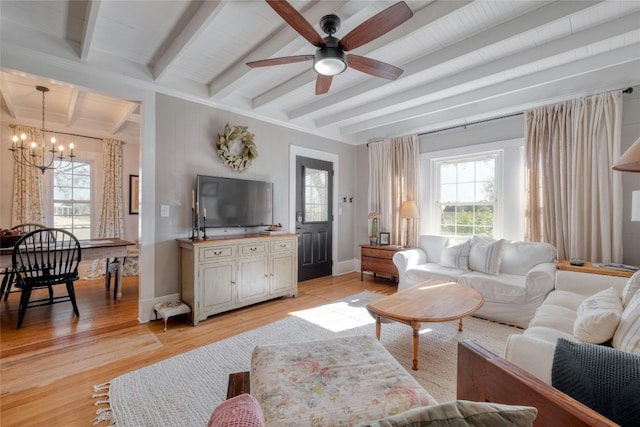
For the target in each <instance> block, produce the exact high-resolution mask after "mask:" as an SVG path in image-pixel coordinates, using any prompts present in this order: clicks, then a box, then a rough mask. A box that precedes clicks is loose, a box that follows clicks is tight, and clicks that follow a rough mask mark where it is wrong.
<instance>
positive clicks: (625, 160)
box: [613, 138, 640, 172]
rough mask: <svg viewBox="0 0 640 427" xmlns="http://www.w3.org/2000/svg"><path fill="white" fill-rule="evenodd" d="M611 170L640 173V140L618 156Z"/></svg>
mask: <svg viewBox="0 0 640 427" xmlns="http://www.w3.org/2000/svg"><path fill="white" fill-rule="evenodd" d="M613 169H614V170H617V171H621V172H640V138H638V139H636V142H634V143H633V144H632V145H631V147H629V149H628V150H627V151H625V152H624V153H623V154H622V156H620V158H619V159H618V161H617V162H616V163H615V164H614V165H613Z"/></svg>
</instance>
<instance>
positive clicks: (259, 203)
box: [197, 175, 273, 227]
mask: <svg viewBox="0 0 640 427" xmlns="http://www.w3.org/2000/svg"><path fill="white" fill-rule="evenodd" d="M197 188H198V203H199V205H200V215H201V216H202V215H203V213H204V209H205V208H206V209H207V227H256V226H261V225H270V224H272V223H273V184H272V183H270V182H264V181H251V180H245V179H236V178H222V177H216V176H205V175H198V179H197ZM201 225H202V223H201Z"/></svg>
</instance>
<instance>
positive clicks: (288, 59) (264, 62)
mask: <svg viewBox="0 0 640 427" xmlns="http://www.w3.org/2000/svg"><path fill="white" fill-rule="evenodd" d="M311 59H313V55H297V56H283V57H280V58H271V59H261V60H259V61H251V62H247V65H248V66H249V67H251V68H256V67H270V66H272V65H282V64H293V63H294V62H303V61H309V60H311Z"/></svg>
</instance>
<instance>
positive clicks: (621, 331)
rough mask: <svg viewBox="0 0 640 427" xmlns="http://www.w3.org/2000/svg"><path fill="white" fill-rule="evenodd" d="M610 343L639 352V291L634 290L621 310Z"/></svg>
mask: <svg viewBox="0 0 640 427" xmlns="http://www.w3.org/2000/svg"><path fill="white" fill-rule="evenodd" d="M612 344H613V347H614V348H617V349H619V350H622V351H628V352H629V353H635V354H640V292H636V294H635V295H634V296H633V298H631V301H629V305H627V307H625V309H624V311H623V312H622V316H621V317H620V324H619V325H618V329H616V333H615V335H614V336H613V342H612Z"/></svg>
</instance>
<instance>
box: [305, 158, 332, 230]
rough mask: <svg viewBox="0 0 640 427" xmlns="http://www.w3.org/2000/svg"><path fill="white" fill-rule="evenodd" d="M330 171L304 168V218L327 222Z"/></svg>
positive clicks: (308, 220) (307, 220)
mask: <svg viewBox="0 0 640 427" xmlns="http://www.w3.org/2000/svg"><path fill="white" fill-rule="evenodd" d="M328 206H329V172H327V171H324V170H318V169H311V168H305V169H304V220H305V222H326V221H328V219H329V212H328V211H327V207H328Z"/></svg>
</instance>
